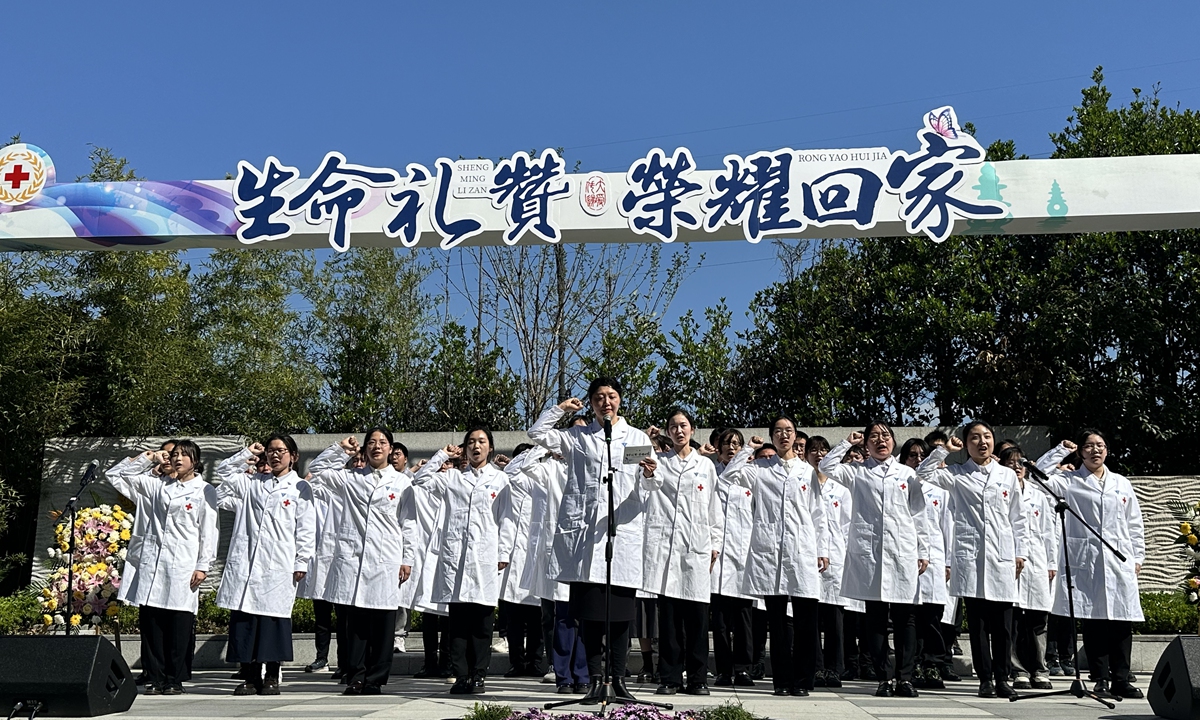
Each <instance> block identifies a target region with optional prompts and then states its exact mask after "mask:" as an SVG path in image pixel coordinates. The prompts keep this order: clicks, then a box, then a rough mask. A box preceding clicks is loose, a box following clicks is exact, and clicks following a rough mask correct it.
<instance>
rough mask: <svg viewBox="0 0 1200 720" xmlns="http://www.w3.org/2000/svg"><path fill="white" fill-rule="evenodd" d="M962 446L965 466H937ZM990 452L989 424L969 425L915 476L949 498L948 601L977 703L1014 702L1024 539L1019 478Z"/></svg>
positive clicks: (936, 451) (992, 440) (937, 450)
mask: <svg viewBox="0 0 1200 720" xmlns="http://www.w3.org/2000/svg"><path fill="white" fill-rule="evenodd" d="M964 444H965V446H966V448H967V454H968V455H969V456H970V457H969V459H968V460H967V462H965V463H962V464H960V465H947V466H946V467H940V466H941V465H942V461H943V460H945V459H946V456H947V455H948V454H949V453H950V452H957V451H958V450H961V449H962V448H963V446H964ZM995 446H996V440H995V437H994V435H993V433H992V427H991V426H990V425H988V424H987V423H986V422H983V421H981V420H976V421H973V422H969V423H967V424H966V425H965V426H963V429H962V437H961V438H957V437H953V438H950V443H949V445H948V446H947V447H944V448H934V449H933V450H932V451H931V452H930V453H929V457H927V458H925V460H924V461H922V462H921V464H920V466H918V467H917V474H918V475H919V476H920V477H921V480H922V481H924V482H929V483H931V484H934V485H937V486H938V487H940V488H942V489H943V490H945V491H946V492H948V493H950V507H951V509H952V511H953V512H952V517H953V524H952V527H953V530H952V535H953V545H952V546H951V552H950V594H951V595H953V596H955V597H961V598H963V600H964V601H965V603H966V608H967V630H968V632H969V633H970V636H971V659H972V662H974V664H975V672H976V675H978V676H979V696H980V697H997V696H999V697H1012V696H1013V695H1015V694H1016V691H1015V690H1013V688H1012V686H1011V685H1009V683H1008V678H1009V670H1010V665H1011V652H1012V613H1013V603H1015V602H1016V600H1017V577H1018V576H1019V575H1020V574H1021V572H1022V569H1023V568H1024V567H1025V545H1026V544H1027V543H1028V538H1027V536H1026V528H1025V514H1024V512H1023V511H1022V509H1021V487H1020V484H1019V483H1018V481H1017V476H1016V474H1015V473H1013V471H1012V470H1009V469H1008V468H1006V467H1004V466H1003V465H1001V464H1000V463H999V461H997V460H996V458H995V456H994V455H993V454H992V450H993V448H995Z"/></svg>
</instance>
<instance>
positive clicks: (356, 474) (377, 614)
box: [308, 427, 415, 695]
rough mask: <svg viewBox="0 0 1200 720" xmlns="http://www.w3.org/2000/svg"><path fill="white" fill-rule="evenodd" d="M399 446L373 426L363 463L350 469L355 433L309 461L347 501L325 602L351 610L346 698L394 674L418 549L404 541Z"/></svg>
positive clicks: (320, 479)
mask: <svg viewBox="0 0 1200 720" xmlns="http://www.w3.org/2000/svg"><path fill="white" fill-rule="evenodd" d="M393 445H394V442H393V440H392V433H391V431H389V430H387V429H386V428H382V427H373V428H371V429H369V430H368V431H367V432H366V434H365V435H364V437H363V444H362V446H361V450H362V452H363V458H364V460H365V461H366V465H365V466H364V467H363V468H361V469H357V470H355V469H351V470H347V469H346V463H347V462H348V461H349V460H350V459H351V458H353V457H354V456H355V455H357V454H359V452H360V445H359V442H358V438H357V437H355V436H353V435H351V436H350V437H347V438H346V439H344V440H342V441H341V443H339V444H337V445H331V446H330V447H328V448H326V449H325V450H324V451H323V452H321V454H320V455H318V456H317V457H315V458H313V460H312V462H310V463H309V465H308V471H309V473H311V474H312V479H311V483H312V486H313V488H314V489H315V491H316V492H317V494H324V493H328V494H330V495H336V496H337V497H338V498H339V499H340V501H341V505H342V507H341V512H340V513H339V514H338V516H337V518H336V519H335V520H334V521H333V524H332V528H331V529H332V531H333V532H334V533H335V534H336V535H337V545H336V551H335V554H334V557H333V560H332V562H331V563H330V565H329V576H328V578H327V579H326V580H325V591H324V594H323V596H322V599H324V600H326V601H328V602H330V603H333V604H334V605H335V606H337V608H338V611H339V612H344V613H345V614H346V621H345V637H346V645H347V647H346V651H345V653H343V654H341V656H342V658H343V659H344V660H345V663H346V664H345V666H344V667H343V668H342V671H343V679H344V681H345V683H346V689H345V691H344V693H343V694H345V695H378V694H380V693H382V692H383V690H382V686H383V685H385V684H387V681H388V677H389V676H390V675H391V671H392V642H393V639H392V637H393V633H394V632H395V628H396V608H398V607H399V606H400V584H401V583H403V582H404V581H406V580H408V577H409V574H410V573H411V572H412V563H413V554H414V553H415V548H413V547H408V546H406V543H405V542H404V535H405V528H404V524H405V521H406V520H407V518H406V516H405V515H404V513H403V510H402V506H401V498H402V497H403V496H404V491H405V490H406V489H408V487H409V485H410V484H411V480H410V479H409V477H408V476H407V475H405V474H403V473H400V472H397V471H396V469H395V468H394V467H392V464H391V461H390V457H391V454H392V446H393Z"/></svg>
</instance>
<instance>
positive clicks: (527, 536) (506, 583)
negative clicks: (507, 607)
mask: <svg viewBox="0 0 1200 720" xmlns="http://www.w3.org/2000/svg"><path fill="white" fill-rule="evenodd" d="M505 469H506V470H507V468H505ZM505 474H506V475H511V474H510V473H507V472H506V473H505ZM529 485H530V484H529V483H528V482H517V483H512V482H510V483H509V484H508V485H507V486H506V487H505V488H504V490H503V491H501V493H500V497H499V498H497V500H496V502H497V503H500V504H501V505H500V508H501V509H500V545H499V559H500V562H505V563H508V566H507V567H505V568H504V570H502V571H501V572H500V599H501V600H504V601H505V602H510V603H517V604H519V605H541V603H542V601H541V598H539V597H536V596H535V595H534V594H533V593H532V592H530V589H529V586H524V587H522V585H521V578H522V577H523V576H524V575H525V569H526V567H527V566H528V565H529V563H530V561H531V560H530V557H529V550H530V548H531V547H533V541H534V539H533V538H532V537H531V535H533V534H534V533H536V532H538V530H539V529H540V528H539V526H535V525H534V524H533V494H534V489H533V488H532V487H529ZM539 491H540V492H542V493H543V494H544V493H545V491H544V490H541V489H540V488H539Z"/></svg>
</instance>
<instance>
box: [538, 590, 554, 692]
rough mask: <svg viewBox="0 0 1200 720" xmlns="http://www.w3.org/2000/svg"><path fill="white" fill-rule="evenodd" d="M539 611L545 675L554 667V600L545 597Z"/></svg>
mask: <svg viewBox="0 0 1200 720" xmlns="http://www.w3.org/2000/svg"><path fill="white" fill-rule="evenodd" d="M538 611H539V612H540V613H541V616H542V617H541V621H542V648H543V653H542V655H543V657H544V658H545V661H546V662H545V664H544V668H545V671H544V672H543V673H542V674H543V675H544V674H545V673H546V672H549V671H551V670H553V669H554V663H553V662H552V660H551V656H552V655H553V654H554V601H553V600H546V599H544V598H543V599H542V602H541V607H539V608H538Z"/></svg>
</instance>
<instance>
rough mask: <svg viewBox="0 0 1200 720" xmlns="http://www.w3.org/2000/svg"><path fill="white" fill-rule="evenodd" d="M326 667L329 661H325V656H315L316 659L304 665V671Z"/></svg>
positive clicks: (314, 670)
mask: <svg viewBox="0 0 1200 720" xmlns="http://www.w3.org/2000/svg"><path fill="white" fill-rule="evenodd" d="M327 667H329V661H327V660H326V659H325V658H317V659H316V660H313V661H312V662H310V663H309V664H307V665H305V666H304V672H306V673H310V672H316V671H318V670H324V669H325V668H327Z"/></svg>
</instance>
